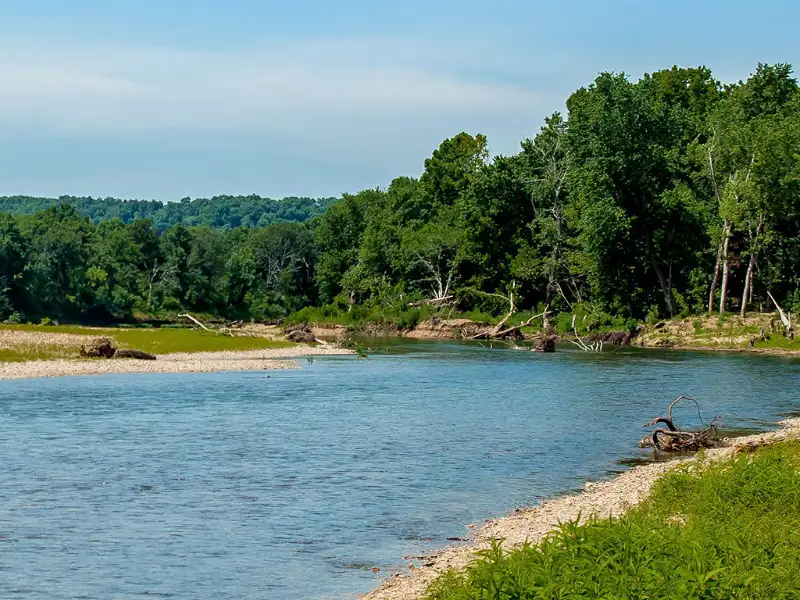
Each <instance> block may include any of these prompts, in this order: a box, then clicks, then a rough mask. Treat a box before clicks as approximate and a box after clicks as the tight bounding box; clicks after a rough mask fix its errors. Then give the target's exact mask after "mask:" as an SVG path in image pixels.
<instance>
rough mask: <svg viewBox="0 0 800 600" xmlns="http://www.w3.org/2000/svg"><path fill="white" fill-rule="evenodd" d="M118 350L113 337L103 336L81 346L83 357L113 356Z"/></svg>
mask: <svg viewBox="0 0 800 600" xmlns="http://www.w3.org/2000/svg"><path fill="white" fill-rule="evenodd" d="M116 352H117V348H116V347H115V346H114V342H113V341H112V340H111V338H107V337H101V338H97V339H94V340H92V341H91V342H89V343H88V344H83V345H82V346H81V351H80V354H81V356H82V357H83V358H113V356H114V354H115V353H116Z"/></svg>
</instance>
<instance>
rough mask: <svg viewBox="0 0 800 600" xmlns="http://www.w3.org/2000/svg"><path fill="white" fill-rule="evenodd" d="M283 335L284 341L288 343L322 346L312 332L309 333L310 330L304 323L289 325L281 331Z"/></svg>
mask: <svg viewBox="0 0 800 600" xmlns="http://www.w3.org/2000/svg"><path fill="white" fill-rule="evenodd" d="M283 333H284V334H285V335H286V339H287V340H288V341H290V342H295V343H301V344H322V341H320V340H318V339H317V337H316V336H315V335H314V332H313V331H311V328H310V327H309V326H308V324H306V323H300V324H299V325H290V326H289V327H287V328H286V329H284V330H283Z"/></svg>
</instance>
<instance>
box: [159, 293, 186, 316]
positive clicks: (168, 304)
mask: <svg viewBox="0 0 800 600" xmlns="http://www.w3.org/2000/svg"><path fill="white" fill-rule="evenodd" d="M161 307H162V308H163V309H164V310H170V311H176V312H177V311H180V310H183V305H182V304H181V301H180V300H178V299H177V298H174V297H172V296H166V297H164V301H163V302H162V303H161Z"/></svg>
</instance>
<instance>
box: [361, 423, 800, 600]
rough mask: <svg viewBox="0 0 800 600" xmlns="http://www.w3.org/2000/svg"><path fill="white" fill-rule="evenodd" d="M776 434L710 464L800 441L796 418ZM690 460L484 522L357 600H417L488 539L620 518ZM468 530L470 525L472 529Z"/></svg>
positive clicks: (530, 536) (518, 538) (731, 447)
mask: <svg viewBox="0 0 800 600" xmlns="http://www.w3.org/2000/svg"><path fill="white" fill-rule="evenodd" d="M782 425H783V428H782V429H779V430H778V431H774V432H769V433H764V434H758V435H752V436H747V437H742V438H736V439H732V440H727V445H726V447H723V448H717V449H714V450H710V451H708V452H707V456H708V457H709V458H710V459H712V460H722V459H724V458H728V457H730V456H732V455H733V453H734V452H735V450H736V447H737V446H741V445H743V444H748V443H774V442H777V441H781V440H785V439H790V438H800V419H789V420H787V421H784V422H782ZM691 460H694V459H693V458H688V459H683V460H676V461H670V462H666V463H654V464H648V465H643V466H639V467H636V468H633V469H631V470H630V471H627V472H625V473H623V474H622V475H620V476H618V477H616V478H615V479H613V480H611V481H606V482H601V483H587V484H586V486H585V489H584V491H583V492H581V493H579V494H573V495H568V496H561V497H558V498H555V499H553V500H546V501H544V502H542V503H541V504H540V505H538V506H536V507H533V508H526V509H522V510H518V511H516V512H514V513H512V514H511V515H509V516H507V517H503V518H500V519H494V520H491V521H487V522H486V523H485V524H484V525H483V526H482V527H480V528H479V529H477V531H475V533H474V534H473V536H472V539H471V541H470V542H468V543H467V544H466V545H461V546H453V547H450V548H445V549H444V550H440V551H438V552H435V553H433V554H431V555H429V556H425V557H421V558H422V566H419V567H416V568H414V569H409V571H408V573H407V574H403V575H400V574H396V575H393V576H392V577H390V578H389V579H387V580H385V581H384V583H383V584H382V585H381V586H380V587H379V588H378V589H377V590H375V591H373V592H371V593H369V594H367V595H365V596H361V600H416V599H420V598H422V597H423V596H424V594H425V590H426V588H427V586H428V585H429V584H430V583H431V582H432V581H433V580H434V579H435V578H436V577H437V576H438V575H439V574H441V573H442V572H444V571H447V570H448V569H463V568H464V567H465V566H466V565H467V564H468V563H469V562H470V561H471V560H472V558H473V557H474V554H475V552H476V551H478V550H483V549H485V548H488V547H490V545H491V542H492V540H496V539H503V540H505V547H507V548H508V547H512V546H515V545H518V544H521V543H523V542H525V541H529V542H533V543H535V542H537V541H539V540H541V539H542V538H543V537H544V536H545V535H546V534H547V533H548V532H550V531H552V530H553V529H555V527H556V526H557V525H558V523H559V522H565V521H574V520H575V519H577V518H578V516H579V515H580V516H581V518H582V520H585V519H586V518H588V517H589V516H591V515H599V516H604V517H607V516H619V515H621V514H622V513H623V512H625V510H626V509H627V508H629V507H630V506H633V505H635V504H637V503H638V502H640V501H641V500H642V499H643V498H645V497H646V496H647V494H648V493H649V492H650V489H651V488H652V487H653V484H654V483H655V481H656V480H657V479H658V478H659V476H661V475H662V474H663V473H664V472H666V471H667V470H669V469H671V468H673V467H674V466H675V465H677V464H680V463H683V462H687V461H691ZM471 527H472V526H470V528H471Z"/></svg>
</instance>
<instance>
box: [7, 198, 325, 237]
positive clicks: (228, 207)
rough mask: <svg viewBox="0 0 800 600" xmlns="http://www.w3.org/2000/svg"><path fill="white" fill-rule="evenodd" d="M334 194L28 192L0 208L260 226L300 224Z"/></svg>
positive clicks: (159, 222)
mask: <svg viewBox="0 0 800 600" xmlns="http://www.w3.org/2000/svg"><path fill="white" fill-rule="evenodd" d="M334 200H335V199H334V198H318V199H314V198H294V197H292V198H284V199H282V200H272V199H271V198H262V197H260V196H214V197H213V198H195V199H194V200H192V199H191V198H184V199H183V200H181V201H180V202H167V203H164V202H159V201H157V200H120V199H117V198H91V197H80V198H79V197H74V196H61V197H60V198H33V197H30V196H5V197H0V212H10V213H12V214H17V215H30V214H34V213H36V212H39V211H42V210H45V209H47V208H51V207H55V206H59V205H62V204H68V205H70V206H72V207H73V208H75V210H76V211H77V213H78V214H80V215H82V216H85V217H88V218H89V219H90V220H91V221H92V222H94V223H100V222H101V221H109V220H114V219H119V220H120V221H122V222H123V223H126V224H130V223H133V222H134V221H138V220H142V219H148V220H150V221H152V223H153V224H154V226H155V227H156V229H157V230H159V231H163V230H165V229H169V228H170V227H172V226H173V225H177V224H179V223H180V224H182V225H186V226H187V227H188V226H205V227H212V228H214V229H235V228H237V227H266V226H268V225H272V224H273V223H281V222H292V223H302V222H305V221H308V220H310V219H312V218H314V217H316V216H319V215H321V214H322V213H323V212H325V209H326V208H327V207H328V206H330V204H331V203H332V202H334Z"/></svg>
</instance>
